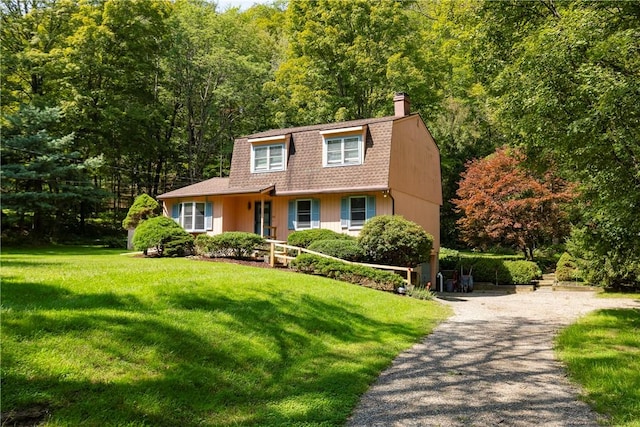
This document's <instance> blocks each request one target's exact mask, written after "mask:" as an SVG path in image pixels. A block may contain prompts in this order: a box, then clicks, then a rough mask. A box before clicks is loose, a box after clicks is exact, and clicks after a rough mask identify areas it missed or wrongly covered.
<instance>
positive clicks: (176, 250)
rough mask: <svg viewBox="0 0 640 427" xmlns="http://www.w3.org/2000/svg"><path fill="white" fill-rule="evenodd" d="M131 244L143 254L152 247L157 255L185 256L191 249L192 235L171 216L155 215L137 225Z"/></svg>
mask: <svg viewBox="0 0 640 427" xmlns="http://www.w3.org/2000/svg"><path fill="white" fill-rule="evenodd" d="M133 246H134V248H135V249H136V250H138V251H144V253H145V254H147V250H148V249H150V248H154V249H155V250H156V252H157V255H158V256H185V255H188V254H190V253H191V252H192V250H193V236H192V235H191V234H189V233H187V232H186V231H184V229H183V228H182V227H180V226H179V225H178V224H177V223H176V222H175V221H174V220H172V219H171V218H167V217H166V216H157V217H155V218H150V219H147V220H145V221H142V222H141V223H140V224H139V225H138V228H136V232H135V233H134V235H133Z"/></svg>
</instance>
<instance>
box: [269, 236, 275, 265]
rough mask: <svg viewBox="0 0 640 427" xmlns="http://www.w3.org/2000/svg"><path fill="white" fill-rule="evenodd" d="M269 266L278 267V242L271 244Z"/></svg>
mask: <svg viewBox="0 0 640 427" xmlns="http://www.w3.org/2000/svg"><path fill="white" fill-rule="evenodd" d="M269 265H270V266H271V267H274V266H275V265H276V242H271V243H270V249H269Z"/></svg>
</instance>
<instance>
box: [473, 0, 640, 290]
mask: <svg viewBox="0 0 640 427" xmlns="http://www.w3.org/2000/svg"><path fill="white" fill-rule="evenodd" d="M482 18H483V20H484V22H486V26H485V27H484V28H483V32H481V33H480V34H479V37H478V41H479V43H480V46H479V49H478V58H479V60H478V65H482V66H483V68H484V69H485V70H487V73H485V78H486V81H487V82H492V83H491V85H490V88H491V91H492V94H493V95H494V96H495V97H496V102H495V106H496V110H495V111H496V117H497V118H498V120H500V122H501V124H502V128H503V130H504V132H505V133H506V134H507V135H509V137H510V138H512V140H513V141H514V143H516V144H520V145H521V146H523V147H525V148H526V149H527V153H528V154H529V156H530V158H532V159H533V160H537V161H538V163H541V164H543V165H545V161H546V159H549V158H553V159H554V160H555V161H556V162H557V164H558V166H559V167H560V168H561V171H562V172H563V173H564V174H565V175H566V176H568V177H571V178H572V179H574V180H577V181H580V182H581V183H582V184H583V186H584V191H583V192H582V194H583V203H582V204H581V208H582V211H583V217H584V220H583V223H584V225H585V226H586V227H587V229H588V230H589V232H588V235H590V236H591V238H589V239H582V241H583V242H585V245H586V246H585V247H584V249H585V250H586V251H590V252H593V253H594V254H595V256H594V257H593V258H594V260H595V261H594V262H593V263H592V265H591V268H592V269H600V266H603V265H606V264H609V265H610V266H611V267H610V268H609V269H608V272H606V273H603V274H601V275H600V276H599V277H600V278H601V279H602V280H605V282H609V283H610V282H612V281H615V280H617V279H616V277H617V275H616V274H615V273H612V272H615V271H623V272H624V271H628V270H629V268H628V267H629V265H640V215H638V214H637V213H638V210H639V209H640V143H638V141H640V119H639V118H640V102H638V100H639V99H640V54H639V53H638V52H639V51H640V42H639V40H640V24H639V22H640V7H639V6H638V3H637V2H581V1H569V2H554V1H541V2H487V3H486V4H485V7H484V8H483V10H482ZM587 242H588V243H587ZM627 263H628V264H627ZM632 270H634V271H635V273H633V274H632V275H631V276H634V275H635V278H634V279H630V278H629V277H631V276H630V275H629V274H626V273H625V274H624V275H623V276H624V278H623V279H621V280H624V281H635V282H636V283H638V284H640V270H638V269H633V268H632Z"/></svg>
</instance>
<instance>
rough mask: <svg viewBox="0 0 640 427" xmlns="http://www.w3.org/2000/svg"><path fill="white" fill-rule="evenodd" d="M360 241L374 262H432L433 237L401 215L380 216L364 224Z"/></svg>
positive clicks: (408, 265) (399, 264)
mask: <svg viewBox="0 0 640 427" xmlns="http://www.w3.org/2000/svg"><path fill="white" fill-rule="evenodd" d="M358 243H359V244H360V246H362V249H364V252H365V255H366V257H367V260H369V261H371V262H373V263H377V264H387V265H396V266H406V267H414V266H416V265H418V264H421V263H423V262H427V261H429V256H430V255H431V248H432V247H433V237H432V236H431V235H429V234H428V233H427V232H426V231H424V229H423V228H422V227H420V226H419V225H418V224H416V223H415V222H412V221H409V220H407V219H404V218H403V217H401V216H398V215H380V216H376V217H373V218H372V219H371V220H369V221H368V222H367V223H366V224H365V225H364V227H362V231H360V236H359V237H358Z"/></svg>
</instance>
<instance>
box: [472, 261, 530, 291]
mask: <svg viewBox="0 0 640 427" xmlns="http://www.w3.org/2000/svg"><path fill="white" fill-rule="evenodd" d="M460 265H461V266H462V268H463V272H464V274H469V271H471V275H472V276H473V281H474V282H492V283H496V282H497V283H498V284H501V285H506V284H514V283H515V284H525V283H530V282H531V281H532V280H535V279H536V278H538V277H540V274H541V271H540V268H539V267H538V265H537V264H536V263H534V262H531V261H524V260H509V259H506V260H505V259H504V258H487V257H483V256H463V257H461V258H460Z"/></svg>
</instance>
